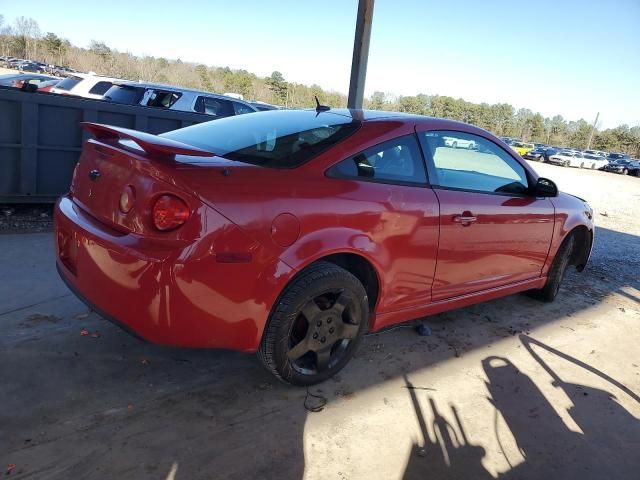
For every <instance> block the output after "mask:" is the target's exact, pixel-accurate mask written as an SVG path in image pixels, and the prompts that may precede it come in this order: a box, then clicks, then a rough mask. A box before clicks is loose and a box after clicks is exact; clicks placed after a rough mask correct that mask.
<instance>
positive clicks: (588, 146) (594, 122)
mask: <svg viewBox="0 0 640 480" xmlns="http://www.w3.org/2000/svg"><path fill="white" fill-rule="evenodd" d="M598 118H600V112H598V113H597V114H596V119H595V120H594V121H593V126H592V127H591V134H590V135H589V142H588V143H587V150H589V149H590V148H591V140H593V132H595V131H596V125H597V124H598Z"/></svg>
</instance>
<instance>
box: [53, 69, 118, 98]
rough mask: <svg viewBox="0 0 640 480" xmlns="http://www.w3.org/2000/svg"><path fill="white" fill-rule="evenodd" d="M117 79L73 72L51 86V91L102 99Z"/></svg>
mask: <svg viewBox="0 0 640 480" xmlns="http://www.w3.org/2000/svg"><path fill="white" fill-rule="evenodd" d="M117 81H120V79H118V78H111V77H102V76H100V75H92V74H89V73H74V74H72V75H70V76H68V77H67V78H65V79H64V80H62V81H61V82H60V83H59V84H57V85H56V86H55V87H54V88H52V89H51V93H58V94H61V95H74V96H76V97H84V98H94V99H102V97H103V95H104V94H105V93H106V92H107V90H109V89H110V88H111V87H112V86H113V84H114V83H115V82H117Z"/></svg>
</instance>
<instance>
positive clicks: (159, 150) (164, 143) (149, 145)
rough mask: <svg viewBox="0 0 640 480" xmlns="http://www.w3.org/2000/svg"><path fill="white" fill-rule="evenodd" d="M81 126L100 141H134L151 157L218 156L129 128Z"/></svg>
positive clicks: (95, 125) (87, 123)
mask: <svg viewBox="0 0 640 480" xmlns="http://www.w3.org/2000/svg"><path fill="white" fill-rule="evenodd" d="M80 126H81V127H82V128H84V129H85V130H86V131H88V132H89V133H91V134H92V135H93V136H94V137H96V139H98V140H122V139H126V140H132V141H134V142H135V143H136V144H137V145H138V146H140V148H142V150H144V151H145V153H147V154H149V155H159V156H163V157H166V156H174V155H187V156H190V157H214V156H215V155H216V154H215V153H212V152H208V151H206V150H201V149H199V148H196V147H192V146H191V145H187V144H186V143H182V142H177V141H175V140H170V139H168V138H163V137H159V136H158V135H152V134H150V133H145V132H139V131H137V130H130V129H128V128H121V127H113V126H111V125H103V124H101V123H92V122H80Z"/></svg>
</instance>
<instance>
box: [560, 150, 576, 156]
mask: <svg viewBox="0 0 640 480" xmlns="http://www.w3.org/2000/svg"><path fill="white" fill-rule="evenodd" d="M558 155H564V156H565V157H573V155H574V153H573V152H567V151H564V152H560V153H559V154H558Z"/></svg>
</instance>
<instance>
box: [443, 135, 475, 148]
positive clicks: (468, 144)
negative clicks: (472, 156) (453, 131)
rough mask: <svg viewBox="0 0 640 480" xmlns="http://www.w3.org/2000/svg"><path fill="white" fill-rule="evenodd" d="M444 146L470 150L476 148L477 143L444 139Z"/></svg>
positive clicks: (449, 138)
mask: <svg viewBox="0 0 640 480" xmlns="http://www.w3.org/2000/svg"><path fill="white" fill-rule="evenodd" d="M444 144H445V146H447V147H451V148H466V149H469V150H471V149H473V148H476V142H474V141H473V140H465V139H463V138H457V137H444Z"/></svg>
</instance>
